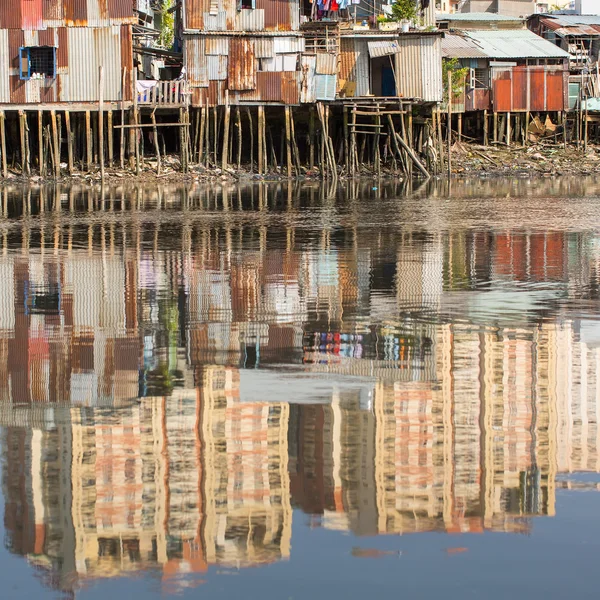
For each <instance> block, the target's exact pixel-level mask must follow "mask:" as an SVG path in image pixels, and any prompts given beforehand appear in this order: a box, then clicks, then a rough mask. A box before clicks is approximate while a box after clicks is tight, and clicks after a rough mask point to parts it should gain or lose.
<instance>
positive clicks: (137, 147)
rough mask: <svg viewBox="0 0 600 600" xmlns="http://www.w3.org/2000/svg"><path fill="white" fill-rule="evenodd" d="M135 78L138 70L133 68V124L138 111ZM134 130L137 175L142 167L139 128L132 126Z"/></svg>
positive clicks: (135, 122)
mask: <svg viewBox="0 0 600 600" xmlns="http://www.w3.org/2000/svg"><path fill="white" fill-rule="evenodd" d="M137 80H138V72H137V68H134V69H133V124H134V125H138V124H139V112H138V93H137ZM133 132H134V138H133V142H134V144H133V145H134V152H135V174H136V175H137V176H138V177H139V175H140V173H141V172H142V167H141V164H140V144H139V143H138V140H139V135H140V130H139V129H138V128H137V127H134V128H133Z"/></svg>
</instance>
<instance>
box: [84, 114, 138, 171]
mask: <svg viewBox="0 0 600 600" xmlns="http://www.w3.org/2000/svg"><path fill="white" fill-rule="evenodd" d="M136 148H137V144H136ZM85 152H86V169H87V171H88V172H89V171H91V170H92V123H91V116H90V111H89V110H86V111H85Z"/></svg>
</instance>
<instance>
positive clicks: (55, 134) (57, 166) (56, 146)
mask: <svg viewBox="0 0 600 600" xmlns="http://www.w3.org/2000/svg"><path fill="white" fill-rule="evenodd" d="M50 119H51V124H52V144H53V148H54V175H55V176H56V177H60V142H59V134H58V126H57V123H56V111H55V110H53V111H50Z"/></svg>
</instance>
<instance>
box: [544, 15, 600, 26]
mask: <svg viewBox="0 0 600 600" xmlns="http://www.w3.org/2000/svg"><path fill="white" fill-rule="evenodd" d="M541 19H542V20H544V21H545V20H552V21H556V22H557V23H559V27H571V26H573V25H600V15H544V16H543V17H541Z"/></svg>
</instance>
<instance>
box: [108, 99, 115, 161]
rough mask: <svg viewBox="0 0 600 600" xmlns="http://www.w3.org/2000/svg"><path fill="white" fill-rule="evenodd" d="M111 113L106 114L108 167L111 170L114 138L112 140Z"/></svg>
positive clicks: (110, 111)
mask: <svg viewBox="0 0 600 600" xmlns="http://www.w3.org/2000/svg"><path fill="white" fill-rule="evenodd" d="M113 133H114V130H113V111H112V110H109V111H108V112H107V113H106V134H107V144H108V166H109V168H111V169H112V167H113V161H114V138H113Z"/></svg>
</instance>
